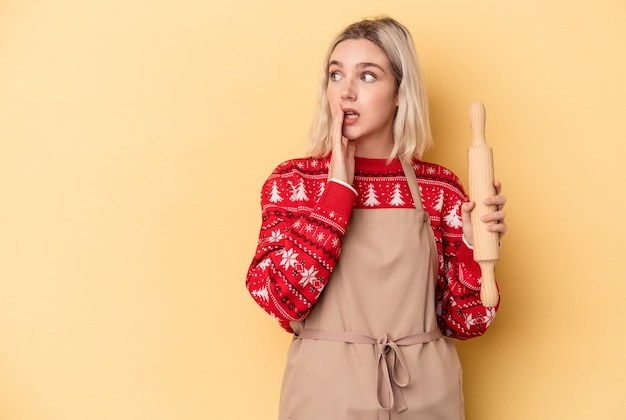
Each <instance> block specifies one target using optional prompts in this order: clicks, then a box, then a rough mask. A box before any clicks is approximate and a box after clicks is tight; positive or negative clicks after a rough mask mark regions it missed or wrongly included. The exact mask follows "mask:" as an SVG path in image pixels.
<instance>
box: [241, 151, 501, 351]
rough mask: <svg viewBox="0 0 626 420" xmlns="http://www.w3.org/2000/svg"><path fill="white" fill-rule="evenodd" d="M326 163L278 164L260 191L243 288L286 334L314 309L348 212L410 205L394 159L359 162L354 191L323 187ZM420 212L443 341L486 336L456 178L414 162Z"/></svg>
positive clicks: (489, 311) (490, 313)
mask: <svg viewBox="0 0 626 420" xmlns="http://www.w3.org/2000/svg"><path fill="white" fill-rule="evenodd" d="M329 163H330V159H329V158H328V157H326V158H311V157H310V158H304V159H295V160H290V161H287V162H284V163H282V164H281V165H279V166H278V167H277V168H276V169H275V170H274V172H272V174H271V175H270V177H269V178H268V179H267V181H265V184H264V185H263V188H262V190H261V208H262V211H263V214H262V224H261V232H260V234H259V242H258V246H257V250H256V254H255V256H254V259H253V260H252V264H251V265H250V268H249V270H248V276H247V279H246V287H247V289H248V291H249V292H250V294H251V295H252V297H253V298H254V300H255V301H256V302H257V303H258V304H259V305H260V306H261V307H262V308H263V309H264V310H265V311H266V312H268V313H269V314H270V315H271V316H273V317H274V318H276V319H277V320H278V322H279V323H280V325H281V326H282V327H283V328H284V329H286V330H287V331H289V332H292V330H291V327H290V326H289V322H290V321H301V320H302V319H304V318H306V316H307V315H308V314H309V313H310V312H311V310H312V309H313V307H314V305H315V302H317V300H318V299H319V297H320V294H321V292H322V290H323V288H324V286H325V285H326V283H327V282H328V281H329V278H330V281H332V277H331V273H332V271H333V268H334V267H335V264H336V263H337V260H338V258H339V254H340V252H341V245H342V239H343V235H344V233H345V230H346V227H347V225H348V222H349V220H350V214H351V212H352V208H361V209H374V208H377V209H380V208H412V207H413V199H412V197H411V192H410V190H409V186H408V184H407V181H406V177H405V176H404V172H403V170H402V165H401V164H400V161H399V160H398V159H394V160H393V161H392V162H391V163H390V164H389V165H387V163H386V160H385V159H365V158H356V169H355V174H354V188H355V189H356V191H357V194H356V195H355V194H354V191H352V190H351V189H350V188H348V187H347V186H345V185H342V184H340V183H337V182H328V166H329ZM413 168H414V169H415V174H416V176H417V179H418V184H419V190H420V194H421V196H422V201H423V206H424V209H425V210H426V211H427V212H428V213H429V215H430V220H431V224H432V227H433V230H434V234H435V242H436V245H437V252H438V255H439V274H438V277H437V287H436V292H435V294H436V295H435V299H436V308H437V320H438V324H439V328H440V329H441V331H442V333H443V334H444V335H446V336H448V337H455V338H459V339H467V338H471V337H475V336H478V335H481V334H483V333H484V332H485V331H486V329H487V327H489V325H490V324H491V321H492V320H493V317H494V316H495V315H496V310H497V307H496V308H485V307H484V306H482V305H481V303H480V282H481V279H480V267H479V266H478V264H477V263H476V262H474V259H473V254H472V251H471V249H469V248H468V247H467V246H466V245H465V243H464V241H463V240H462V233H463V232H462V223H461V204H462V203H463V202H464V201H467V197H466V195H465V192H464V190H463V186H462V185H461V183H460V181H459V179H458V178H457V177H456V175H454V174H453V173H452V172H451V171H449V170H448V169H446V168H444V167H442V166H439V165H434V164H431V163H426V162H422V161H418V160H415V161H414V162H413Z"/></svg>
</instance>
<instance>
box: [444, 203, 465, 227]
mask: <svg viewBox="0 0 626 420" xmlns="http://www.w3.org/2000/svg"><path fill="white" fill-rule="evenodd" d="M460 205H461V203H457V205H456V206H454V207H453V208H451V209H450V211H449V212H448V213H447V214H446V216H445V217H444V220H445V221H446V224H447V225H448V226H450V227H453V228H459V227H461V226H463V222H461V217H460V216H459V214H458V209H459V206H460Z"/></svg>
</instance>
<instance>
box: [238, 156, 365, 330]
mask: <svg viewBox="0 0 626 420" xmlns="http://www.w3.org/2000/svg"><path fill="white" fill-rule="evenodd" d="M283 166H284V165H283ZM279 168H280V167H279ZM315 183H317V184H319V185H321V184H322V183H325V185H324V186H323V188H324V191H323V192H322V193H321V195H320V196H319V197H315V194H314V192H313V191H312V189H313V188H312V186H313V185H314V184H315ZM307 185H309V186H310V187H311V188H309V189H310V190H311V191H308V192H307V191H306V186H307ZM303 189H304V190H303ZM290 191H291V193H289V192H290ZM309 196H312V198H313V199H309ZM355 200H356V194H355V192H354V191H353V190H351V189H350V188H349V187H347V186H344V185H342V184H341V183H338V182H333V181H330V182H328V183H327V184H326V179H325V178H323V177H322V178H321V179H320V178H319V177H317V178H316V179H312V178H311V177H308V178H307V177H306V176H304V175H303V174H302V173H300V172H299V171H298V170H297V169H296V168H295V167H294V169H293V170H291V171H288V172H285V170H284V168H283V169H280V170H279V169H277V170H276V171H274V173H273V174H272V175H271V176H270V177H269V178H268V180H267V181H266V182H265V185H264V187H263V189H262V192H261V207H262V211H263V213H262V224H261V230H260V233H259V241H258V245H257V249H256V253H255V256H254V259H253V260H252V263H251V265H250V268H249V270H248V275H247V279H246V287H247V289H248V291H249V292H250V294H251V295H252V297H253V298H254V300H255V301H256V302H257V304H259V306H261V307H262V308H263V309H264V310H265V311H266V312H268V313H269V314H270V315H271V316H273V317H274V318H276V319H277V320H278V321H279V323H280V325H281V326H282V327H283V328H284V329H285V330H287V331H289V332H292V330H291V327H290V326H289V322H290V321H300V320H302V319H304V318H305V317H306V316H307V315H308V314H309V312H310V311H311V309H312V308H313V305H315V303H316V302H317V300H318V299H319V297H320V294H321V292H322V290H323V288H324V286H325V285H326V283H327V281H328V278H329V276H330V273H331V272H332V270H333V268H334V267H335V264H336V263H337V260H338V258H339V253H340V252H341V244H342V238H343V235H344V233H345V229H346V226H347V225H348V221H349V218H350V214H351V211H352V207H353V205H354V202H355Z"/></svg>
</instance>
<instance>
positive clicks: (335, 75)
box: [328, 71, 341, 82]
mask: <svg viewBox="0 0 626 420" xmlns="http://www.w3.org/2000/svg"><path fill="white" fill-rule="evenodd" d="M328 78H329V79H330V80H332V81H333V82H336V81H337V80H341V74H340V73H339V72H336V71H331V72H330V74H329V76H328Z"/></svg>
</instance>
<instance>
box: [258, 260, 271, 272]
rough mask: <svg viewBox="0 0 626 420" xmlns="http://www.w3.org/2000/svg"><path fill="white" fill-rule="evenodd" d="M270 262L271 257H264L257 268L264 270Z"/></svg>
mask: <svg viewBox="0 0 626 420" xmlns="http://www.w3.org/2000/svg"><path fill="white" fill-rule="evenodd" d="M271 264H272V259H271V258H266V259H264V260H263V261H261V262H260V263H259V268H260V269H261V270H265V269H266V268H267V267H269V266H270V265H271Z"/></svg>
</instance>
